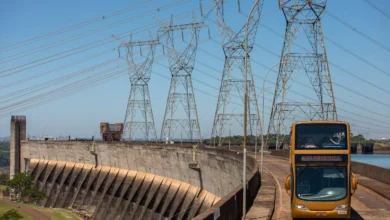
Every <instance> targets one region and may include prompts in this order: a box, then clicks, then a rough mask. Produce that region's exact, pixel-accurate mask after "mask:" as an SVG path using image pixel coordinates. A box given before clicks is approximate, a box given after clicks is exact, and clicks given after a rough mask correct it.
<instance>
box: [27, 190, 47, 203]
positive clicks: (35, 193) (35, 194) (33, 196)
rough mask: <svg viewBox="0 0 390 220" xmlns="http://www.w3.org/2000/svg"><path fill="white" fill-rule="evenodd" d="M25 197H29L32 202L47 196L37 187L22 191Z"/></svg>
mask: <svg viewBox="0 0 390 220" xmlns="http://www.w3.org/2000/svg"><path fill="white" fill-rule="evenodd" d="M22 197H23V198H27V197H28V198H29V201H30V202H38V201H40V200H42V199H44V198H45V197H46V194H45V193H44V192H42V191H40V190H39V189H38V188H37V187H33V188H28V189H25V190H24V191H23V192H22Z"/></svg>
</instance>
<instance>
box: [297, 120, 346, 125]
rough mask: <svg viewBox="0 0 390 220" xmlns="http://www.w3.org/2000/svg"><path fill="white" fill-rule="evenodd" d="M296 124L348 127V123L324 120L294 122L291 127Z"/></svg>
mask: <svg viewBox="0 0 390 220" xmlns="http://www.w3.org/2000/svg"><path fill="white" fill-rule="evenodd" d="M297 124H345V125H349V123H348V122H344V121H325V120H313V121H297V122H294V123H293V124H292V125H293V126H295V125H297Z"/></svg>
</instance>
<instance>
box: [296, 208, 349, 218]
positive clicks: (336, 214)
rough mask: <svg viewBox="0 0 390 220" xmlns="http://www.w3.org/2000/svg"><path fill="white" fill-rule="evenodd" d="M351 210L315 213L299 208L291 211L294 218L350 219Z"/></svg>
mask: <svg viewBox="0 0 390 220" xmlns="http://www.w3.org/2000/svg"><path fill="white" fill-rule="evenodd" d="M350 213H351V212H350V209H342V210H331V211H313V210H302V209H297V208H292V209H291V216H292V217H293V218H349V217H350Z"/></svg>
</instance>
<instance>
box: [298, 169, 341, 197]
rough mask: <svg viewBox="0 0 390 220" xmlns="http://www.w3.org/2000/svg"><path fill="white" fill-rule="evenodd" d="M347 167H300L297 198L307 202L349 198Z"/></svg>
mask: <svg viewBox="0 0 390 220" xmlns="http://www.w3.org/2000/svg"><path fill="white" fill-rule="evenodd" d="M346 171H347V167H346V166H337V167H335V166H328V167H326V166H325V167H317V166H316V167H312V166H306V167H304V166H298V167H297V168H296V173H297V176H296V183H297V187H296V196H297V197H298V198H299V199H302V200H306V201H336V200H341V199H344V198H345V197H346V196H347V192H348V190H347V175H346Z"/></svg>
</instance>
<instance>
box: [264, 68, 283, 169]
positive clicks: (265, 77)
mask: <svg viewBox="0 0 390 220" xmlns="http://www.w3.org/2000/svg"><path fill="white" fill-rule="evenodd" d="M283 63H285V62H279V63H276V64H275V65H273V66H272V67H271V68H270V69H269V70H268V71H267V73H266V74H265V76H264V79H263V87H262V93H263V94H262V96H263V97H262V99H263V100H262V101H263V103H262V107H261V111H262V122H261V153H260V154H261V156H260V173H261V175H263V157H264V132H263V131H264V85H265V80H266V79H267V76H268V74H269V73H270V72H271V70H272V69H273V68H274V67H276V66H278V65H280V64H283Z"/></svg>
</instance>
